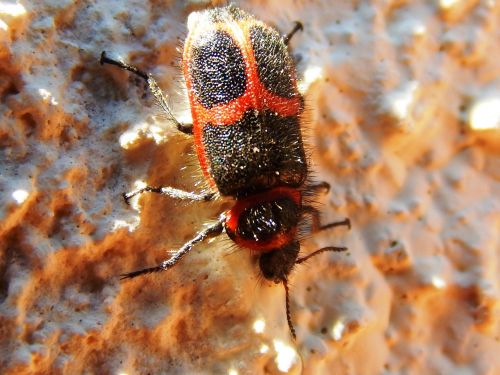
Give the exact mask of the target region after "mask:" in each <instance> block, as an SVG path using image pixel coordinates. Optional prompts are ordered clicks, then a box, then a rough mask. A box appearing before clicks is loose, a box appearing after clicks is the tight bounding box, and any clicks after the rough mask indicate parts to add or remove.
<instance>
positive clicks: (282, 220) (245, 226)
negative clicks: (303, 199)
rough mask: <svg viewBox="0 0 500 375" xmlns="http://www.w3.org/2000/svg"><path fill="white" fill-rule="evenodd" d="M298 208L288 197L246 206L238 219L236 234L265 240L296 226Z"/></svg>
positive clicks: (298, 213)
mask: <svg viewBox="0 0 500 375" xmlns="http://www.w3.org/2000/svg"><path fill="white" fill-rule="evenodd" d="M299 218H300V209H299V207H298V206H297V204H296V203H295V202H294V201H292V200H291V199H290V198H281V199H277V200H275V201H271V202H263V203H260V204H258V205H255V206H252V207H249V208H247V209H246V210H245V211H243V212H242V213H241V215H240V217H239V220H238V229H237V230H238V234H239V235H240V236H241V237H243V238H245V239H247V240H253V241H266V240H270V239H272V237H273V236H275V235H277V234H280V233H287V232H289V231H290V230H291V229H292V228H295V227H296V226H297V223H298V221H299Z"/></svg>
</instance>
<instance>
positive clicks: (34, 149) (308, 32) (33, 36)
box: [0, 0, 500, 375]
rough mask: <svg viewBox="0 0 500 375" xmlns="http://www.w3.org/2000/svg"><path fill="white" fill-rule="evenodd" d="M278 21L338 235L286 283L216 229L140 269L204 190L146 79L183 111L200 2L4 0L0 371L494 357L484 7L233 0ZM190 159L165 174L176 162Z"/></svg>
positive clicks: (239, 369)
mask: <svg viewBox="0 0 500 375" xmlns="http://www.w3.org/2000/svg"><path fill="white" fill-rule="evenodd" d="M239 5H240V6H241V7H243V8H244V9H245V10H247V11H249V12H251V13H254V14H256V15H257V16H258V17H259V18H261V19H264V20H265V21H267V22H269V23H273V24H275V25H276V26H277V27H279V28H280V29H281V30H288V28H289V27H290V26H291V25H292V21H294V20H296V19H300V20H301V21H302V22H303V23H304V26H305V31H304V32H303V33H300V34H298V35H297V36H296V37H295V38H294V40H293V41H292V47H293V51H294V55H295V56H296V57H297V59H298V60H299V61H300V62H299V64H298V71H299V75H300V76H301V77H303V82H302V84H301V87H302V89H303V91H304V93H305V95H306V102H307V105H308V109H307V111H306V117H307V121H308V124H309V126H308V129H309V135H310V137H309V140H310V145H311V147H310V151H311V154H312V157H313V161H314V163H315V165H316V167H315V170H316V175H317V177H318V179H322V180H326V181H328V182H330V183H331V184H332V190H331V192H330V193H329V194H328V195H327V196H325V197H322V198H320V200H321V202H322V203H323V212H324V216H323V219H324V221H325V222H326V221H332V220H335V219H341V218H344V217H346V216H348V217H350V218H351V220H352V222H353V229H352V230H351V231H350V232H346V231H345V230H342V229H339V230H335V229H334V230H331V231H328V232H326V233H322V234H318V235H316V236H314V237H311V238H308V239H306V240H305V241H304V242H303V249H304V251H306V252H310V251H313V250H314V249H316V248H318V247H321V246H326V245H346V246H348V247H349V249H350V251H349V253H347V254H345V253H343V254H324V255H322V256H321V257H317V258H315V259H312V260H311V261H310V262H309V263H308V264H306V265H305V266H301V267H300V268H297V270H296V272H295V273H294V275H293V279H292V285H291V293H292V314H293V319H294V322H295V324H296V329H297V334H298V339H297V341H296V342H292V341H291V339H290V336H289V332H288V330H287V326H286V321H285V315H284V314H285V312H284V291H283V288H281V287H279V286H275V285H271V284H266V283H265V282H264V281H263V280H262V278H259V275H258V272H257V270H258V267H257V265H256V263H255V260H254V259H252V257H251V256H250V254H249V253H248V252H246V251H245V250H239V249H235V248H234V247H232V245H231V242H230V241H229V240H228V239H227V238H224V237H223V236H222V237H221V238H219V239H217V240H215V241H211V243H206V244H202V245H199V246H197V247H196V248H195V249H194V250H193V251H192V253H191V254H189V256H187V257H186V258H185V259H184V260H183V261H182V262H181V264H179V265H178V266H177V267H176V268H174V269H172V270H170V271H169V272H167V273H163V274H158V275H153V276H145V277H142V278H138V279H135V280H131V281H127V282H120V281H119V274H120V273H123V272H127V271H131V270H134V269H137V268H140V267H145V266H150V265H154V264H156V263H157V262H158V261H160V260H162V259H164V258H165V257H166V256H168V254H167V253H166V251H169V250H172V249H175V248H176V247H178V246H179V245H180V244H182V243H183V241H185V240H187V239H189V238H190V237H191V236H193V234H194V233H195V232H196V230H197V229H198V228H201V227H203V225H204V224H205V223H207V222H208V220H209V219H213V218H214V217H216V215H217V214H218V212H220V211H221V210H222V209H223V204H222V203H218V202H216V203H213V204H202V203H199V204H195V205H187V204H183V203H178V202H174V201H172V200H169V199H166V198H163V197H158V196H151V195H149V196H144V197H142V198H141V199H140V200H139V202H135V204H134V207H135V208H134V207H132V208H131V207H127V206H126V205H125V204H124V203H123V202H122V200H121V193H122V192H124V191H128V190H131V189H133V188H134V181H135V180H142V181H147V182H148V183H150V184H165V185H171V186H175V187H178V188H184V189H190V190H195V189H197V190H200V189H201V188H202V185H200V181H201V174H200V173H199V171H198V170H197V168H196V160H195V159H194V158H193V157H192V155H191V156H189V155H188V154H192V153H193V149H192V147H191V145H190V143H189V141H188V140H187V138H186V137H185V136H183V135H179V134H177V132H176V131H175V130H174V128H173V126H172V124H170V123H169V122H168V121H165V119H164V118H162V116H161V115H159V111H158V110H157V109H156V108H155V106H154V102H153V100H152V98H151V95H148V94H147V93H146V92H145V90H144V85H143V82H141V81H140V80H137V79H136V78H134V77H131V76H130V75H129V74H127V73H125V72H123V71H119V70H118V69H114V68H113V67H101V66H99V64H98V62H97V61H98V58H99V54H100V52H101V51H102V50H106V51H108V52H109V53H110V55H112V56H115V57H121V58H123V59H124V60H127V61H130V62H133V63H134V64H137V65H139V66H141V67H143V68H144V69H146V70H148V71H151V72H152V73H154V75H155V76H156V77H157V78H158V80H159V83H160V85H161V86H162V88H163V89H164V90H165V92H167V93H168V94H169V95H170V101H171V103H172V106H173V107H174V110H175V112H176V114H177V115H178V116H180V117H184V118H186V117H188V115H187V114H188V110H187V107H186V104H185V103H186V100H185V95H184V93H183V91H182V90H183V89H182V87H183V86H182V81H181V80H180V70H179V55H180V54H179V53H178V51H177V50H176V48H179V47H181V46H182V40H183V38H184V37H185V34H186V26H185V21H186V19H187V16H188V14H189V13H190V12H191V11H193V10H196V9H203V8H204V7H206V6H210V4H208V3H207V2H203V1H192V2H188V3H186V2H183V1H177V2H175V1H170V2H169V1H165V2H160V1H150V2H148V3H147V4H146V5H143V2H142V1H97V2H73V1H65V0H47V1H19V2H15V1H1V2H0V113H1V121H0V160H1V164H0V191H1V194H0V338H1V340H0V368H1V369H2V370H1V372H2V373H4V374H23V373H24V374H27V373H37V374H43V373H46V374H49V373H50V374H58V373H61V374H63V373H64V374H77V373H84V372H85V373H96V374H97V373H99V374H146V373H151V374H153V373H166V374H184V373H189V374H210V373H214V374H229V375H234V374H258V373H268V374H279V373H283V372H289V373H294V374H298V373H300V372H301V371H303V373H304V374H458V373H460V374H498V373H499V370H498V369H499V368H500V356H499V355H498V353H500V323H499V316H500V307H499V306H500V276H499V275H500V260H499V259H500V256H499V253H500V239H499V234H498V233H499V229H500V199H499V197H500V78H499V77H500V64H499V63H498V62H499V61H500V49H499V48H498V46H499V40H500V24H499V23H500V4H499V3H498V2H495V1H493V0H484V1H473V0H463V1H453V0H441V1H435V2H407V1H385V2H380V1H362V2H359V1H352V2H349V1H338V2H335V3H333V2H332V1H327V0H323V1H316V2H314V3H311V2H309V1H304V2H300V1H298V2H297V1H291V0H289V1H275V2H264V1H248V2H244V3H243V2H242V3H240V4H239ZM186 165H187V166H188V168H187V169H183V168H184V166H186Z"/></svg>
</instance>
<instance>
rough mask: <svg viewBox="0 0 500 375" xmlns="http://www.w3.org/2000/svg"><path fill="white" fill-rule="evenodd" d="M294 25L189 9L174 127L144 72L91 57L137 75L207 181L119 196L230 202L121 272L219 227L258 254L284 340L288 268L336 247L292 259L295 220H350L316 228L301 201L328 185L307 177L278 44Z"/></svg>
mask: <svg viewBox="0 0 500 375" xmlns="http://www.w3.org/2000/svg"><path fill="white" fill-rule="evenodd" d="M301 28H302V25H301V24H300V23H298V22H297V23H296V25H295V27H294V28H293V30H292V31H291V32H290V33H289V34H287V35H285V36H281V35H280V34H279V32H278V31H277V30H276V29H274V28H272V27H270V26H268V25H266V24H264V23H263V22H261V21H259V20H257V19H255V17H253V16H251V15H249V14H248V13H246V12H244V11H242V10H241V9H239V8H236V7H234V6H231V5H230V6H227V7H223V8H214V9H210V10H206V11H202V12H195V13H192V14H191V15H190V16H189V19H188V29H189V34H188V37H187V39H186V42H185V45H184V54H183V59H182V67H183V73H184V78H185V81H186V86H187V91H188V95H189V103H190V108H191V114H192V119H193V123H192V124H181V123H179V122H178V121H177V120H176V119H175V118H174V117H173V116H172V113H171V111H170V108H169V107H168V105H167V102H166V100H165V97H164V95H163V94H162V92H161V90H160V89H159V87H158V85H157V84H156V81H155V80H154V78H153V77H152V76H151V75H150V74H148V73H146V72H144V71H142V70H140V69H138V68H136V67H134V66H132V65H129V64H126V63H123V62H120V61H117V60H113V59H110V58H108V57H107V56H106V54H105V52H103V53H102V55H101V64H104V63H106V64H112V65H116V66H119V67H120V68H122V69H126V70H129V71H131V72H133V73H135V74H137V75H139V76H140V77H142V78H143V79H145V80H146V82H147V83H148V86H149V88H150V90H151V92H152V93H153V95H154V96H155V97H156V99H157V100H158V102H159V104H160V106H161V107H162V108H163V109H164V110H165V111H166V112H167V114H168V115H169V116H170V118H171V120H172V121H173V122H174V123H175V124H176V126H177V128H178V129H179V130H180V131H182V132H184V133H186V134H192V135H193V136H194V142H195V145H196V151H197V155H198V160H199V163H200V167H201V169H202V170H203V173H204V176H205V178H206V180H207V182H208V183H209V186H210V191H209V192H208V193H205V194H198V193H193V192H186V191H182V190H179V189H175V188H172V187H163V186H160V187H153V186H147V187H145V188H142V189H139V190H136V191H133V192H130V193H127V194H124V197H125V201H126V202H128V201H129V199H130V198H132V197H133V196H135V195H137V194H140V193H143V192H146V191H148V192H155V193H160V194H163V195H167V196H169V197H172V198H177V199H187V200H193V201H208V200H213V199H217V197H218V196H219V195H220V196H228V197H232V198H233V199H234V205H233V207H232V208H231V209H229V210H228V211H226V212H223V213H222V214H221V215H220V217H219V219H218V221H217V223H216V224H214V225H212V226H210V227H208V228H207V229H205V230H203V231H201V232H199V233H198V234H197V235H196V236H195V237H194V238H193V239H192V240H190V241H188V242H187V243H186V244H184V246H182V247H181V248H180V249H179V250H178V251H177V252H176V253H175V254H174V255H173V256H172V257H171V258H170V259H167V260H165V261H164V262H162V263H161V264H159V265H158V266H155V267H151V268H145V269H141V270H138V271H134V272H130V273H126V274H124V275H122V276H123V278H133V277H137V276H139V275H143V274H146V273H151V272H157V271H163V270H166V269H168V268H171V267H173V266H174V265H175V264H177V262H178V261H179V260H180V259H181V258H182V257H183V256H184V255H185V254H187V253H188V252H189V251H190V250H191V249H192V247H193V246H194V245H195V244H196V243H198V242H201V241H203V240H205V239H206V238H209V237H213V236H216V235H219V234H221V233H222V232H224V231H225V232H226V234H227V235H228V236H229V237H230V238H231V239H232V240H233V241H234V242H235V243H236V244H238V245H240V246H242V247H245V248H247V249H249V250H251V251H252V253H253V254H254V255H255V256H258V257H259V267H260V271H261V273H262V275H263V276H264V277H265V278H266V279H267V280H270V281H274V282H276V283H282V284H283V285H284V287H285V291H286V293H285V296H286V300H285V303H286V315H287V321H288V325H289V328H290V332H291V334H292V336H293V337H295V329H294V327H293V324H292V320H291V317H290V307H289V293H288V283H287V281H288V276H289V274H290V272H291V270H292V269H293V267H294V266H295V265H296V264H300V263H302V262H304V261H306V260H307V259H309V258H310V257H312V256H315V255H317V254H320V253H322V252H324V251H345V250H346V248H345V247H334V246H330V247H325V248H321V249H319V250H316V251H314V252H313V253H311V254H309V255H306V256H303V257H299V252H300V242H299V240H298V237H297V234H298V228H299V226H303V225H304V224H302V221H303V219H304V217H305V216H308V215H309V216H310V217H311V219H312V225H309V231H310V232H316V231H320V230H324V229H327V228H331V227H334V226H340V225H345V226H348V227H350V222H349V220H348V219H345V220H343V221H340V222H335V223H330V224H327V225H320V221H319V211H318V210H317V209H316V208H314V207H313V206H312V205H311V203H310V198H311V196H313V195H314V194H315V193H317V192H318V191H319V190H321V189H324V188H328V187H329V185H328V184H327V183H325V182H323V183H318V184H314V183H312V182H311V181H310V180H308V164H307V159H306V153H305V151H304V145H303V142H302V132H301V113H302V111H303V99H302V96H301V94H300V93H299V91H298V89H297V78H296V72H295V67H294V63H293V59H292V58H291V56H290V54H289V51H288V42H289V41H290V38H291V37H292V36H293V35H294V34H295V32H296V31H298V30H299V29H301Z"/></svg>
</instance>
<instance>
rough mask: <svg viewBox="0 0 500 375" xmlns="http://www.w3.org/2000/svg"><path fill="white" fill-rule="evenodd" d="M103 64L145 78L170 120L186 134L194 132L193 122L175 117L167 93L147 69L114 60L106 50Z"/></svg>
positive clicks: (102, 54)
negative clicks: (186, 122) (178, 119)
mask: <svg viewBox="0 0 500 375" xmlns="http://www.w3.org/2000/svg"><path fill="white" fill-rule="evenodd" d="M99 62H100V63H101V65H103V64H110V65H115V66H117V67H119V68H121V69H125V70H128V71H129V72H132V73H134V74H136V75H138V76H139V77H141V78H142V79H144V80H145V81H146V83H147V85H148V87H149V89H150V90H151V92H152V93H153V95H154V97H155V98H156V101H157V102H158V104H159V106H160V107H161V109H163V111H165V113H166V114H167V116H168V118H169V120H171V121H173V122H174V123H175V125H176V126H177V129H178V130H179V131H181V132H183V133H185V134H193V125H192V124H181V123H180V122H179V121H177V119H176V118H175V117H174V115H173V113H172V110H171V109H170V107H169V105H168V103H167V99H166V98H165V95H164V94H163V92H162V91H161V89H160V87H159V86H158V83H157V82H156V80H155V79H154V78H153V76H152V75H151V74H150V73H146V72H145V71H143V70H141V69H139V68H137V67H135V66H133V65H129V64H126V63H124V62H122V61H118V60H113V59H110V58H109V57H107V56H106V52H105V51H102V53H101V59H100V60H99Z"/></svg>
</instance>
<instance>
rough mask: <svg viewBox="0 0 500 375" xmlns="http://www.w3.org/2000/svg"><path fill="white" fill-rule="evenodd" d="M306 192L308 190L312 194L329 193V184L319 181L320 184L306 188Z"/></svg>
mask: <svg viewBox="0 0 500 375" xmlns="http://www.w3.org/2000/svg"><path fill="white" fill-rule="evenodd" d="M307 190H310V191H313V192H320V191H321V193H323V194H327V193H328V192H329V191H330V184H329V183H328V182H326V181H321V182H318V183H317V184H314V185H309V186H307Z"/></svg>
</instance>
